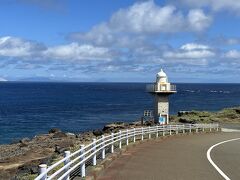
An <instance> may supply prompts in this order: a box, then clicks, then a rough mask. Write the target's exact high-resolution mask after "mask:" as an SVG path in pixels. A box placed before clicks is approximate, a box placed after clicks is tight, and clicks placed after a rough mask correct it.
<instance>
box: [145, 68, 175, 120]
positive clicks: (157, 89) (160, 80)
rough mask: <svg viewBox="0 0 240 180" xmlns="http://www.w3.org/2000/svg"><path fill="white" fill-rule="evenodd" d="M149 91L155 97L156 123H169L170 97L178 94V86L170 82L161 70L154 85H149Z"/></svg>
mask: <svg viewBox="0 0 240 180" xmlns="http://www.w3.org/2000/svg"><path fill="white" fill-rule="evenodd" d="M147 91H148V92H149V93H151V94H153V95H154V120H155V122H156V123H160V124H168V123H169V101H168V96H169V95H171V94H173V93H176V92H177V91H176V85H172V84H170V83H169V82H168V77H167V75H166V73H165V72H163V70H162V69H161V71H160V72H159V73H157V76H156V82H155V83H154V84H150V85H147Z"/></svg>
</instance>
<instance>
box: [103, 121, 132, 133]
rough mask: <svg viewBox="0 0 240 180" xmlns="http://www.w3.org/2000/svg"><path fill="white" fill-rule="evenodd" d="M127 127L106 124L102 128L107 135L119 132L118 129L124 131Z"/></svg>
mask: <svg viewBox="0 0 240 180" xmlns="http://www.w3.org/2000/svg"><path fill="white" fill-rule="evenodd" d="M127 126H128V125H126V124H124V123H122V124H116V123H113V124H107V125H105V126H104V127H103V132H105V133H109V132H117V131H119V130H120V129H124V128H126V127H127Z"/></svg>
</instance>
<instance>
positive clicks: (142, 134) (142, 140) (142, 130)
mask: <svg viewBox="0 0 240 180" xmlns="http://www.w3.org/2000/svg"><path fill="white" fill-rule="evenodd" d="M143 138H144V136H143V127H142V141H143Z"/></svg>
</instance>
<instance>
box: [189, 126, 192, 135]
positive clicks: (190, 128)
mask: <svg viewBox="0 0 240 180" xmlns="http://www.w3.org/2000/svg"><path fill="white" fill-rule="evenodd" d="M189 132H190V133H191V132H192V125H191V124H189Z"/></svg>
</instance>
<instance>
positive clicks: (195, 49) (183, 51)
mask: <svg viewBox="0 0 240 180" xmlns="http://www.w3.org/2000/svg"><path fill="white" fill-rule="evenodd" d="M214 56H215V52H213V51H212V50H211V49H210V47H208V46H206V45H202V44H195V43H189V44H185V45H182V46H181V47H180V49H178V50H174V51H167V52H164V54H163V57H164V58H170V59H174V58H175V59H184V60H186V63H187V62H188V61H187V59H197V60H198V61H195V63H196V64H199V63H200V64H206V63H207V61H206V59H207V58H212V57H214ZM203 62H204V63H203ZM190 63H193V61H190Z"/></svg>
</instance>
